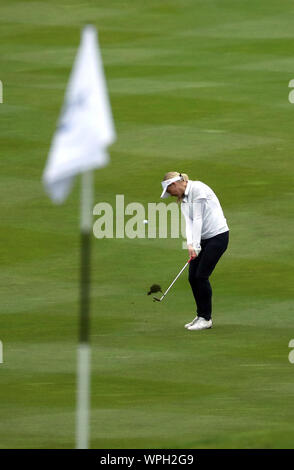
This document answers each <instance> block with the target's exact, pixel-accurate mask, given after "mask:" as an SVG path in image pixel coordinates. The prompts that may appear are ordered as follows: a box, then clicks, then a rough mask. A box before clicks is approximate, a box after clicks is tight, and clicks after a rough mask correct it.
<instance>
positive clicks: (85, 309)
mask: <svg viewBox="0 0 294 470" xmlns="http://www.w3.org/2000/svg"><path fill="white" fill-rule="evenodd" d="M81 180H82V187H81V225H80V228H81V274H80V327H79V346H78V369H77V410H76V448H77V449H88V448H89V435H90V429H89V417H90V368H91V366H90V352H91V351H90V341H89V337H90V245H91V231H92V207H93V172H92V171H86V172H85V173H82V175H81Z"/></svg>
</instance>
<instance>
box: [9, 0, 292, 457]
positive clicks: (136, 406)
mask: <svg viewBox="0 0 294 470" xmlns="http://www.w3.org/2000/svg"><path fill="white" fill-rule="evenodd" d="M293 14H294V5H293V2H292V1H290V0H284V1H283V2H277V1H276V0H261V1H259V2H256V1H253V0H247V1H245V0H244V1H236V0H206V1H200V0H181V1H178V2H177V1H175V0H167V1H158V0H150V1H142V0H133V1H131V0H126V1H124V2H120V1H117V0H111V1H105V0H99V1H97V2H93V1H91V2H90V1H84V2H80V1H77V0H72V1H67V2H62V1H61V2H60V1H57V0H52V1H50V2H49V1H39V2H34V1H27V0H26V1H23V2H18V1H14V0H9V1H8V0H6V1H5V2H3V5H1V15H0V39H1V40H0V57H1V61H0V80H2V82H3V104H0V123H1V127H0V129H1V131H0V135H1V159H0V201H1V202H0V204H1V231H0V236H1V240H0V241H1V243H0V261H1V271H0V293H1V294H0V295H1V310H0V340H1V341H2V342H3V353H4V363H3V364H0V448H72V447H74V445H75V435H74V426H75V390H76V383H75V380H76V345H77V336H78V295H79V291H78V280H79V232H78V225H79V181H78V180H77V183H76V185H75V188H74V191H73V192H72V193H71V195H70V197H69V199H68V200H67V202H66V204H65V205H63V206H60V207H56V206H54V205H53V204H52V203H51V202H50V200H49V199H48V198H47V197H46V196H45V194H44V191H43V188H42V185H41V175H42V172H43V168H44V166H45V161H46V158H47V154H48V150H49V145H50V141H51V138H52V135H53V132H54V129H55V125H56V121H57V118H58V115H59V112H60V108H61V105H62V102H63V96H64V91H65V87H66V83H67V81H68V77H69V73H70V70H71V66H72V63H73V60H74V57H75V53H76V50H77V47H78V44H79V39H80V29H81V27H82V26H83V25H84V24H85V23H88V22H92V23H93V24H94V25H95V26H97V28H98V29H99V39H100V45H101V48H102V55H103V60H104V65H105V71H106V77H107V83H108V88H109V92H110V98H111V104H112V109H113V115H114V119H115V124H116V130H117V141H116V143H115V144H114V145H113V146H112V148H111V150H110V154H111V164H110V165H109V166H107V167H106V168H104V169H102V170H100V171H97V172H96V173H95V181H96V183H95V187H96V195H95V201H96V202H101V201H105V202H108V203H110V204H112V205H114V204H115V196H116V194H124V195H125V204H126V205H127V204H128V203H130V202H133V201H137V202H140V203H142V204H144V206H145V207H146V211H147V205H148V203H149V202H159V195H160V191H161V186H160V181H161V178H162V176H163V175H164V173H165V172H167V171H182V172H186V173H188V175H189V176H190V178H191V179H198V180H201V181H204V182H206V183H207V184H209V185H210V186H211V187H212V188H213V189H214V190H215V192H216V193H217V194H218V196H219V197H220V200H221V203H222V206H223V209H224V212H225V215H226V217H227V220H228V223H229V226H230V229H231V238H230V246H229V250H228V252H227V253H226V254H225V255H224V257H223V259H222V261H221V262H220V264H219V265H218V266H217V268H216V271H215V273H214V275H213V277H212V284H213V286H214V328H213V329H212V330H209V331H204V332H198V333H197V332H187V331H186V330H185V329H184V327H183V326H184V324H185V323H186V322H187V321H189V320H192V319H193V317H194V316H195V307H194V303H193V298H192V295H191V292H190V288H189V286H188V282H187V273H186V274H185V275H184V276H183V277H182V278H180V280H179V281H178V282H177V284H176V285H175V288H174V289H173V290H172V291H171V293H170V294H169V296H168V297H167V298H166V299H165V300H164V302H162V303H161V304H155V303H153V302H152V300H151V299H150V297H148V296H147V295H146V293H147V290H148V288H149V287H150V285H151V284H152V283H154V282H156V283H159V284H161V285H162V286H163V288H166V287H167V286H168V285H169V283H170V282H171V280H172V279H173V278H174V277H175V275H176V274H177V272H178V271H179V269H180V267H181V266H183V265H184V263H185V261H186V260H187V253H186V252H185V251H184V250H183V249H182V239H172V238H168V239H160V238H156V239H148V238H145V239H136V238H135V239H128V238H124V239H103V240H97V239H96V238H94V237H93V240H92V242H93V243H92V247H93V252H92V320H91V327H92V329H91V344H92V399H91V402H92V413H91V447H92V448H100V449H101V448H103V449H104V448H110V449H111V448H130V449H132V448H183V449H185V448H244V447H245V448H261V447H262V448H287V447H290V448H291V447H293V441H294V431H293V421H294V401H293V393H294V364H291V363H290V362H289V360H288V354H289V352H290V349H289V347H288V344H289V341H290V340H291V339H292V338H294V317H293V268H294V266H293V265H294V263H293V229H294V227H293V194H294V192H293V123H294V105H291V104H290V103H289V101H288V94H289V91H290V89H289V88H288V84H289V81H290V80H291V79H293V78H294V48H293V39H294V29H293ZM146 215H147V213H146ZM128 217H129V216H126V220H127V219H128Z"/></svg>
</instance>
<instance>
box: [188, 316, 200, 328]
mask: <svg viewBox="0 0 294 470" xmlns="http://www.w3.org/2000/svg"><path fill="white" fill-rule="evenodd" d="M197 320H198V316H197V317H195V318H194V320H192V321H191V322H190V323H186V325H185V328H189V326H192V325H194V323H196V321H197Z"/></svg>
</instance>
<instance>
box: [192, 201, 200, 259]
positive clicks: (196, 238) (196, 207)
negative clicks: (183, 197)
mask: <svg viewBox="0 0 294 470" xmlns="http://www.w3.org/2000/svg"><path fill="white" fill-rule="evenodd" d="M202 205H203V199H198V200H197V201H196V202H193V222H192V221H191V223H192V245H193V248H194V250H195V251H196V254H197V256H198V255H199V253H200V251H201V245H200V243H201V232H202V223H203V220H202Z"/></svg>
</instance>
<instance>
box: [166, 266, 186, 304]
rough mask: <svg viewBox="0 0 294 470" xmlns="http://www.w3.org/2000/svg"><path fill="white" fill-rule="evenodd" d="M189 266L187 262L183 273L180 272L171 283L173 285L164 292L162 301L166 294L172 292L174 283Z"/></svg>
mask: <svg viewBox="0 0 294 470" xmlns="http://www.w3.org/2000/svg"><path fill="white" fill-rule="evenodd" d="M188 264H189V261H187V263H186V264H185V266H184V267H183V268H182V269H181V271H180V272H179V274H178V275H177V276H176V277H175V279H174V280H173V282H172V283H171V285H170V286H169V287H168V288H167V289H166V291H165V292H164V294H163V296H162V297H161V299H160V300H162V299H163V298H164V297H165V296H166V294H167V293H168V291H169V290H170V288H171V287H172V286H173V285H174V283H175V282H176V280H177V279H178V278H179V277H180V275H181V274H182V272H183V271H184V270H185V269H186V267H187V266H188Z"/></svg>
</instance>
